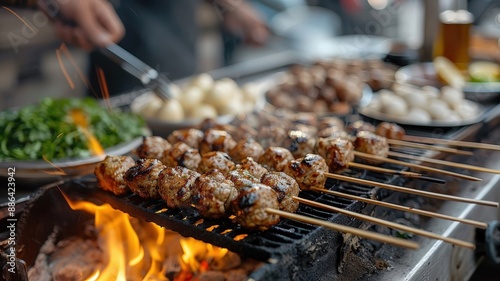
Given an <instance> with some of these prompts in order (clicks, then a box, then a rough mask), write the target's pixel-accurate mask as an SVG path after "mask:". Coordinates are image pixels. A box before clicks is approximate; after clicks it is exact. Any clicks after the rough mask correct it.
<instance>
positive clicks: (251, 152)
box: [229, 139, 264, 163]
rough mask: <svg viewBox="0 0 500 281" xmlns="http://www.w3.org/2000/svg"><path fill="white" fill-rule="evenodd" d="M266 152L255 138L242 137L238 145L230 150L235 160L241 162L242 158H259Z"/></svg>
mask: <svg viewBox="0 0 500 281" xmlns="http://www.w3.org/2000/svg"><path fill="white" fill-rule="evenodd" d="M263 153H264V148H262V146H261V145H260V144H259V143H258V142H257V141H255V140H254V139H242V140H240V141H238V142H237V143H236V146H235V147H234V148H233V149H231V150H230V151H229V155H230V156H231V158H233V160H234V162H236V163H239V162H241V160H243V159H245V158H247V157H252V158H253V159H259V157H260V156H261V155H262V154H263Z"/></svg>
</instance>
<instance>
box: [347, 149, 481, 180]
mask: <svg viewBox="0 0 500 281" xmlns="http://www.w3.org/2000/svg"><path fill="white" fill-rule="evenodd" d="M354 155H356V156H359V157H362V158H366V159H372V160H377V161H381V162H387V163H392V164H398V165H402V166H406V167H411V168H415V169H420V170H425V171H430V172H435V173H440V174H444V175H448V176H453V177H457V178H460V179H465V180H470V181H482V179H480V178H476V177H471V176H466V175H462V174H459V173H454V172H450V171H447V170H442V169H436V168H432V167H427V166H423V165H418V164H414V163H408V162H405V161H399V160H395V159H391V158H386V157H382V156H376V155H372V154H367V153H363V152H359V151H354Z"/></svg>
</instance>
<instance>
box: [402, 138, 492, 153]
mask: <svg viewBox="0 0 500 281" xmlns="http://www.w3.org/2000/svg"><path fill="white" fill-rule="evenodd" d="M403 140H405V141H414V142H423V143H438V144H446V145H451V146H462V147H470V148H480V149H490V150H498V151H500V145H495V144H489V143H480V142H468V141H458V140H447V139H438V138H427V137H417V136H408V135H405V136H403Z"/></svg>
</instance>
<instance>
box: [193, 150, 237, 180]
mask: <svg viewBox="0 0 500 281" xmlns="http://www.w3.org/2000/svg"><path fill="white" fill-rule="evenodd" d="M234 167H235V164H234V162H233V160H232V159H231V157H230V156H229V155H227V153H225V152H222V151H212V152H208V153H205V154H203V155H202V156H201V162H200V165H199V166H198V171H199V172H200V173H207V172H208V171H210V170H212V169H217V170H219V171H220V172H221V173H223V174H224V175H226V174H227V173H228V172H229V171H231V170H234Z"/></svg>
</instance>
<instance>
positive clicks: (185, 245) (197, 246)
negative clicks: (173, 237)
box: [179, 238, 228, 273]
mask: <svg viewBox="0 0 500 281" xmlns="http://www.w3.org/2000/svg"><path fill="white" fill-rule="evenodd" d="M179 242H180V243H181V247H182V250H183V251H184V254H183V255H182V261H183V264H182V269H183V270H184V271H188V272H194V273H198V272H204V271H206V270H207V269H208V263H207V262H208V261H212V260H220V259H222V258H223V257H224V256H225V255H226V254H227V253H228V250H227V249H225V248H219V247H215V246H213V245H211V244H207V243H204V242H201V241H198V240H196V239H193V238H183V239H180V240H179Z"/></svg>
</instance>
